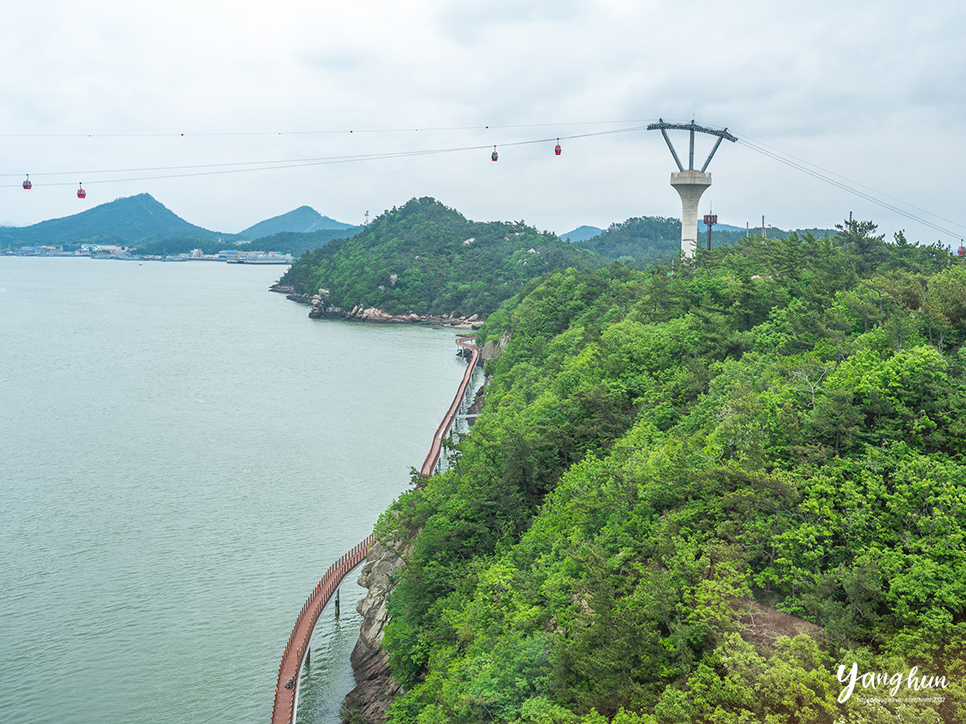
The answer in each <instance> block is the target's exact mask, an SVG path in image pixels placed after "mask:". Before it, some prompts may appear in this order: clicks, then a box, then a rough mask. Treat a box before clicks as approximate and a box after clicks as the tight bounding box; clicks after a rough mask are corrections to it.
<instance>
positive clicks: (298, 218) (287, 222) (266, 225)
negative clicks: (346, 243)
mask: <svg viewBox="0 0 966 724" xmlns="http://www.w3.org/2000/svg"><path fill="white" fill-rule="evenodd" d="M351 228H352V224H343V223H342V222H341V221H336V220H335V219H330V218H329V217H328V216H322V214H320V213H319V212H318V211H316V210H315V209H313V208H312V207H311V206H299V207H298V208H297V209H295V210H294V211H289V212H288V213H287V214H282V215H281V216H273V217H272V218H271V219H266V220H265V221H260V222H259V223H257V224H255V225H254V226H249V227H248V228H247V229H245V230H244V231H242V232H240V233H239V234H238V238H240V239H245V240H251V239H260V238H262V237H264V236H273V235H275V234H282V233H284V232H286V231H297V232H302V233H308V232H311V231H328V230H337V231H341V230H343V229H351Z"/></svg>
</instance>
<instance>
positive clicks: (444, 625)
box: [306, 202, 966, 724]
mask: <svg viewBox="0 0 966 724" xmlns="http://www.w3.org/2000/svg"><path fill="white" fill-rule="evenodd" d="M411 203H412V202H411ZM421 205H422V204H421V202H420V203H419V204H417V206H416V207H415V208H412V207H411V208H410V209H409V211H417V210H421V209H420V208H419V207H420V206H421ZM407 206H409V205H407ZM373 226H374V227H375V228H373V229H371V231H370V233H372V234H374V235H376V234H378V233H379V231H378V228H379V227H378V224H374V225H373ZM509 231H510V229H509V228H507V229H505V230H504V229H502V228H501V230H500V231H499V233H494V234H493V235H492V237H491V238H492V240H493V242H494V243H495V242H498V241H499V240H501V239H504V238H505V237H506V236H508V235H509ZM519 232H520V233H521V235H527V238H528V239H529V238H531V235H532V234H533V232H532V231H529V230H527V229H525V228H523V227H520V228H519ZM875 232H876V229H875V226H874V225H873V224H871V223H868V222H847V223H845V224H843V225H842V226H841V227H840V228H839V230H838V233H837V234H835V235H834V236H830V237H826V238H816V237H815V236H812V235H810V234H802V235H799V234H792V235H791V236H790V237H789V238H787V239H765V238H762V237H760V236H752V237H749V238H747V239H742V240H739V241H737V242H736V243H735V244H734V245H732V246H726V247H720V248H717V249H715V250H713V251H711V252H707V251H703V250H700V249H699V251H698V255H697V257H696V259H694V260H693V261H690V262H688V261H678V262H676V263H674V264H673V265H671V266H668V267H658V268H655V269H652V270H650V271H646V272H645V271H639V270H634V269H631V268H629V267H627V266H624V265H609V266H606V267H604V268H597V269H593V268H590V269H587V268H585V269H578V268H568V269H565V270H561V271H557V272H554V273H550V274H549V275H545V276H543V277H541V278H539V279H535V280H522V279H519V278H518V277H514V280H515V281H517V280H518V281H519V282H521V283H523V284H524V286H523V288H522V289H521V290H520V291H519V293H517V294H516V295H515V296H514V297H513V298H512V299H511V300H509V301H508V302H507V303H506V304H504V305H503V306H502V307H500V308H499V309H498V310H496V311H495V312H494V313H492V314H491V315H490V316H489V318H488V319H487V321H486V324H485V325H484V326H483V328H482V329H481V330H480V333H479V336H478V340H477V341H478V344H480V345H481V346H482V345H487V344H488V343H489V348H490V350H491V352H493V350H494V349H496V350H498V351H499V353H498V354H496V353H492V354H491V358H490V359H489V360H488V361H487V363H486V375H487V383H486V386H485V393H484V397H485V399H484V402H483V407H482V411H481V414H480V416H479V418H478V419H477V421H476V423H475V425H474V426H473V428H472V431H471V433H470V434H469V435H467V436H466V437H464V438H463V439H461V440H460V441H459V442H458V444H457V445H456V448H455V450H454V453H453V464H452V465H451V467H450V468H449V469H448V470H446V471H445V472H442V473H441V474H438V475H436V476H433V477H432V478H429V479H418V478H416V479H414V482H415V485H414V488H413V489H412V490H410V491H408V492H406V493H404V494H403V495H401V496H400V498H399V499H398V500H397V502H396V503H395V504H394V505H393V506H392V508H391V509H390V510H389V511H387V513H386V514H385V515H384V516H383V517H382V518H381V520H380V522H379V524H378V526H377V536H378V537H379V539H380V540H381V541H382V542H383V544H384V545H386V546H389V547H392V548H394V549H395V550H396V551H397V553H398V555H399V556H401V559H402V561H403V564H402V565H401V566H400V567H399V568H398V570H397V572H396V573H395V576H394V578H393V580H392V592H391V594H390V595H389V598H388V613H389V622H388V624H387V625H386V628H385V638H384V640H383V646H384V648H385V650H386V651H388V654H389V662H390V666H391V671H392V676H393V677H394V679H395V681H396V682H397V683H398V685H399V686H400V687H401V691H402V692H403V693H401V694H400V695H399V696H397V697H396V698H395V700H394V703H393V705H392V708H391V709H390V712H389V718H390V720H391V721H392V722H394V723H395V724H443V722H460V723H465V724H471V723H474V722H481V723H482V722H488V723H489V722H533V723H535V724H576V723H577V722H585V723H586V724H602V723H603V722H604V721H605V720H613V721H616V722H618V723H619V724H658V723H661V724H665V723H666V724H671V723H673V724H682V723H686V722H694V723H695V724H697V723H698V722H702V723H707V722H714V723H715V724H719V723H720V724H724V723H725V722H728V723H735V724H746V723H748V724H750V723H751V722H768V723H769V724H785V723H793V722H794V723H799V722H801V723H804V722H818V723H824V722H829V723H831V722H842V723H843V724H844V723H850V724H860V723H863V724H898V723H900V722H948V723H950V724H952V723H953V722H962V721H966V692H964V683H966V651H964V640H966V544H964V539H966V462H964V457H963V456H964V452H966V420H964V412H966V386H964V383H966V348H964V346H963V345H964V342H966V265H964V262H963V261H962V260H960V259H957V258H956V257H953V256H951V255H950V254H949V253H948V251H947V250H946V249H945V248H943V247H941V246H940V245H938V244H937V245H935V246H919V245H915V244H910V243H907V242H906V240H905V239H904V237H903V236H902V235H901V234H898V235H896V237H895V239H894V240H889V241H886V240H885V239H884V237H883V236H881V235H876V233H875ZM513 233H517V232H516V231H514V232H513ZM469 236H472V234H470V235H469ZM469 236H467V237H462V233H461V237H462V238H460V239H459V240H458V242H457V243H462V242H463V238H469ZM477 239H480V236H479V235H477ZM534 241H535V242H536V241H537V239H536V238H535V237H534ZM339 243H340V242H331V243H330V244H329V245H328V246H326V247H324V248H323V249H322V250H320V252H315V253H316V254H321V253H325V254H331V253H332V252H331V251H327V250H331V249H332V248H333V246H334V245H337V244H339ZM467 248H470V247H467ZM347 252H348V249H347V250H346V252H344V253H347ZM322 258H323V259H325V258H329V259H332V260H334V259H336V258H338V257H336V256H332V257H322ZM521 258H526V257H521ZM326 263H334V261H329V262H326ZM372 268H373V270H378V273H381V274H382V273H384V274H386V275H388V274H391V273H393V272H392V269H391V267H388V266H387V265H386V264H385V263H384V262H383V261H382V259H381V258H380V257H379V256H376V257H375V258H374V261H373V264H372ZM500 279H501V280H500V281H499V282H498V283H499V284H500V285H501V286H502V285H503V283H504V282H505V281H506V279H505V277H500ZM400 281H401V279H400ZM423 281H424V283H425V282H428V279H427V277H426V275H424V277H423ZM306 283H307V284H309V286H310V287H311V286H314V285H316V284H321V283H322V280H321V279H319V278H317V277H316V278H313V279H312V280H311V282H308V281H307V282H306ZM329 283H331V282H329ZM448 283H450V282H448V281H444V282H441V284H442V289H446V285H447V284H448ZM386 286H387V290H388V289H389V288H391V287H389V285H386ZM404 288H405V287H404ZM350 290H351V285H350V283H349V282H348V280H347V282H346V291H345V292H342V293H344V294H346V295H349V294H351V293H354V292H351V291H350ZM334 293H335V292H333V294H334ZM366 293H368V292H366ZM449 293H450V294H454V292H452V291H451V292H449ZM473 294H476V295H477V296H475V297H474V296H472V294H470V293H465V294H464V296H463V297H460V298H461V299H466V300H470V299H474V298H477V299H480V300H483V299H488V297H486V296H484V295H485V294H486V289H484V288H482V287H481V288H480V289H479V290H478V291H476V292H473ZM401 296H402V289H399V290H397V292H396V296H395V297H394V295H392V294H390V293H389V292H388V291H387V294H386V297H385V298H384V299H383V300H381V301H382V302H383V303H386V304H388V303H390V302H394V300H396V301H398V303H401V304H403V305H405V304H407V303H408V302H404V301H402V300H401V299H399V297H401ZM440 299H441V300H442V299H445V300H446V301H445V302H444V301H440V302H439V303H440V304H444V305H450V306H456V305H457V304H459V303H460V302H458V301H457V297H456V296H449V297H447V296H446V293H445V292H442V291H441V297H440ZM350 301H351V299H350ZM372 301H373V302H374V303H375V302H376V301H377V300H375V299H373V300H372ZM487 304H495V302H494V301H488V302H487ZM896 677H898V678H896ZM850 681H851V684H850V683H849V682H850ZM876 682H878V683H876ZM349 715H350V716H351V712H350V713H349Z"/></svg>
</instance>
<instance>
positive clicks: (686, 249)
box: [671, 170, 711, 259]
mask: <svg viewBox="0 0 966 724" xmlns="http://www.w3.org/2000/svg"><path fill="white" fill-rule="evenodd" d="M710 185H711V174H709V173H702V172H701V171H693V170H688V171H681V172H680V173H672V174H671V186H673V187H674V189H675V190H676V191H677V192H678V195H679V196H680V197H681V253H682V254H684V256H685V257H687V258H688V259H691V258H693V257H694V253H695V250H696V249H697V247H698V202H699V201H700V200H701V195H702V194H703V193H704V192H705V190H706V189H707V188H708V187H709V186H710Z"/></svg>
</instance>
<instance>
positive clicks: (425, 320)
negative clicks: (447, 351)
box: [269, 284, 485, 330]
mask: <svg viewBox="0 0 966 724" xmlns="http://www.w3.org/2000/svg"><path fill="white" fill-rule="evenodd" d="M269 291H270V292H275V293H276V294H284V295H285V298H286V299H290V300H292V301H293V302H297V303H298V304H306V305H308V306H310V307H312V311H310V312H309V317H310V318H312V319H349V320H355V321H358V322H376V323H379V324H432V325H435V326H438V327H450V328H452V329H471V330H475V329H479V328H480V327H482V326H483V322H484V321H485V320H484V319H483V318H482V317H480V315H478V314H472V315H470V316H468V317H461V316H459V315H456V314H443V315H436V314H425V315H420V314H389V313H388V312H385V311H383V310H382V309H379V308H378V307H366V306H365V305H363V304H357V305H356V306H354V307H353V308H352V309H348V310H347V309H343V308H342V307H336V306H332V305H326V303H325V299H324V298H323V297H322V296H321V295H319V294H315V295H311V294H298V293H296V291H295V289H294V287H291V286H286V285H283V284H273V285H272V286H271V287H269Z"/></svg>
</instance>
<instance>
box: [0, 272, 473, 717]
mask: <svg viewBox="0 0 966 724" xmlns="http://www.w3.org/2000/svg"><path fill="white" fill-rule="evenodd" d="M281 269H282V268H281V267H250V266H240V265H231V266H229V265H225V264H218V263H204V262H188V263H180V264H165V263H160V262H145V263H143V264H140V263H138V262H126V261H95V260H90V259H66V258H48V259H43V258H19V257H0V494H2V503H0V720H2V721H4V722H31V723H40V724H44V723H47V722H49V723H51V724H94V723H95V722H96V723H97V724H102V723H103V722H115V723H129V722H130V723H135V724H140V723H142V722H144V723H147V722H152V723H153V722H192V724H203V723H205V722H228V721H231V722H255V723H257V722H267V721H268V720H269V718H270V715H271V708H272V698H273V694H274V687H275V677H276V674H277V671H278V663H279V659H280V657H281V654H282V649H283V648H284V646H285V642H286V640H287V638H288V635H289V632H290V630H291V627H292V624H293V623H294V620H295V616H296V614H297V613H298V611H299V608H300V607H301V605H302V602H303V601H304V599H305V597H306V596H307V595H308V593H309V592H310V591H311V589H312V588H313V587H314V585H315V583H316V582H317V581H318V579H319V577H320V576H321V575H322V573H324V571H325V569H326V568H327V567H328V566H329V564H330V563H331V562H332V561H333V560H334V559H336V558H337V557H338V556H340V555H341V554H342V553H343V552H345V551H346V550H348V549H349V548H350V547H351V546H353V545H355V544H356V543H357V542H358V541H360V540H361V539H362V538H364V537H365V536H366V535H368V534H369V533H370V532H371V531H372V528H373V525H374V523H375V521H376V520H377V518H378V516H379V514H380V513H381V512H382V511H383V510H385V508H386V507H387V506H388V505H389V504H390V502H391V501H392V500H393V499H394V498H395V497H396V496H397V495H398V494H399V493H400V492H402V491H403V490H405V489H406V488H407V487H408V485H409V471H410V468H411V467H419V465H420V463H421V462H422V459H423V457H424V456H425V454H426V452H428V449H429V444H430V442H431V438H432V434H433V432H434V430H435V429H436V426H437V424H438V423H439V420H440V419H441V417H442V415H443V413H444V412H445V410H446V408H447V406H448V404H449V401H450V399H451V398H452V395H453V394H454V393H455V391H456V387H457V385H458V383H459V379H460V376H461V375H462V373H463V370H464V369H465V367H464V363H463V362H462V361H461V360H459V358H457V357H456V355H455V345H454V344H453V336H454V335H453V332H452V331H446V330H436V329H429V328H425V327H399V326H375V325H362V324H351V323H342V322H332V321H321V320H319V321H314V320H310V319H308V318H307V311H308V310H307V308H306V307H304V306H301V305H297V304H294V303H292V302H289V301H287V300H286V299H285V298H284V297H283V296H281V295H277V294H271V293H269V292H268V291H266V290H267V288H268V287H269V285H270V284H271V283H272V282H274V281H275V279H276V278H277V277H278V276H279V275H280V273H281ZM350 580H351V582H349V581H350ZM354 580H355V575H353V576H352V577H351V579H347V582H346V583H343V587H342V598H343V606H342V618H341V619H339V620H335V619H334V616H333V612H332V610H331V607H330V608H329V609H327V610H326V612H325V613H324V614H323V622H322V623H320V628H319V629H318V630H317V633H316V636H315V640H314V650H313V653H312V666H311V669H310V671H309V672H308V673H307V678H306V679H305V680H303V685H302V690H301V695H300V705H299V721H300V722H303V723H305V724H309V723H311V722H316V723H317V724H331V723H332V722H335V721H337V714H338V709H339V704H340V702H341V701H342V698H343V697H344V696H345V694H346V693H347V691H348V690H349V689H350V688H351V686H352V681H351V671H350V669H349V666H348V653H349V651H350V650H351V648H352V646H353V644H354V642H355V639H356V637H357V635H358V629H359V618H358V616H357V614H355V611H354V602H355V600H356V599H357V598H358V596H359V595H361V594H362V593H363V590H362V589H360V588H358V587H357V586H355V584H354Z"/></svg>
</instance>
